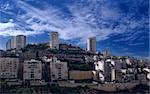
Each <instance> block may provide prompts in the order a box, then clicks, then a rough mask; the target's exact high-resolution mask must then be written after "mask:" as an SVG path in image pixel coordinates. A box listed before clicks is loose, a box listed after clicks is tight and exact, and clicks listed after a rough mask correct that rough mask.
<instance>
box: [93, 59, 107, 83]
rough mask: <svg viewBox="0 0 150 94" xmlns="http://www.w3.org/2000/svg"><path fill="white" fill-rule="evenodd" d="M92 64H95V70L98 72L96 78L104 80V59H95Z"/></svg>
mask: <svg viewBox="0 0 150 94" xmlns="http://www.w3.org/2000/svg"><path fill="white" fill-rule="evenodd" d="M94 66H95V70H96V72H97V73H98V80H100V81H102V82H104V80H105V75H104V71H105V70H104V69H105V68H104V61H103V60H101V61H97V62H95V63H94Z"/></svg>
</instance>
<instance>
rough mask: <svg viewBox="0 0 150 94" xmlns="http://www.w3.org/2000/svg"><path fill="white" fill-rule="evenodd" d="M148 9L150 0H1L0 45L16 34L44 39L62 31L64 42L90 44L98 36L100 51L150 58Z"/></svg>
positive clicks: (38, 41)
mask: <svg viewBox="0 0 150 94" xmlns="http://www.w3.org/2000/svg"><path fill="white" fill-rule="evenodd" d="M148 9H149V0H0V49H5V44H6V41H7V40H8V39H9V38H11V37H12V36H15V35H20V34H21V35H26V36H27V38H28V40H27V41H28V43H41V42H48V41H49V32H51V31H58V32H59V37H60V40H61V42H62V43H71V44H74V45H78V46H80V47H83V48H86V40H87V38H88V37H92V36H96V39H97V50H98V51H103V50H104V49H105V48H107V49H109V50H110V51H111V53H112V54H114V55H128V56H135V57H144V58H148V55H149V10H148Z"/></svg>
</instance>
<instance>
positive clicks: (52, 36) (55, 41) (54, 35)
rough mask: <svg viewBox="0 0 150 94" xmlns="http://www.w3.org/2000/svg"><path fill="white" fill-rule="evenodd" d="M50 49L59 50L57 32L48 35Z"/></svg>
mask: <svg viewBox="0 0 150 94" xmlns="http://www.w3.org/2000/svg"><path fill="white" fill-rule="evenodd" d="M50 48H51V49H59V34H58V32H51V33H50Z"/></svg>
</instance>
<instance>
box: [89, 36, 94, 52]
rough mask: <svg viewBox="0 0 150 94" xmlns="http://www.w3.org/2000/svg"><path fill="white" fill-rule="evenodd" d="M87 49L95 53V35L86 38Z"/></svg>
mask: <svg viewBox="0 0 150 94" xmlns="http://www.w3.org/2000/svg"><path fill="white" fill-rule="evenodd" d="M87 50H88V51H90V52H93V53H96V37H90V38H88V40H87Z"/></svg>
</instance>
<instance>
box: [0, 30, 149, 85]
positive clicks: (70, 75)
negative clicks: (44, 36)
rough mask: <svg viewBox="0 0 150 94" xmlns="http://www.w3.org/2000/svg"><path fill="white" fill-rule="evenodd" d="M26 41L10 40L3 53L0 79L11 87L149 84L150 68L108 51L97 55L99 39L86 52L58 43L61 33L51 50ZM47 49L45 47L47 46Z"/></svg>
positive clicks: (91, 40)
mask: <svg viewBox="0 0 150 94" xmlns="http://www.w3.org/2000/svg"><path fill="white" fill-rule="evenodd" d="M26 46H27V45H26V37H25V36H23V35H19V36H15V37H13V38H11V39H9V40H8V42H7V44H6V48H7V51H0V79H1V80H7V81H8V83H9V84H10V85H22V84H23V85H46V84H48V83H49V82H51V83H55V82H58V81H67V82H71V83H72V82H73V83H76V82H87V83H89V82H90V83H106V82H113V83H114V82H117V83H124V82H133V81H148V80H150V64H149V62H147V61H143V60H142V61H141V60H137V59H135V58H129V57H115V56H112V55H110V53H109V51H108V50H105V51H104V52H103V53H97V52H96V38H95V37H91V38H89V39H88V41H87V50H84V49H82V48H80V47H77V46H72V45H68V44H60V43H59V34H58V32H51V34H50V43H49V46H48V45H47V46H46V47H48V48H42V47H43V46H41V45H40V46H39V45H38V46H37V45H30V46H28V49H27V48H26ZM44 47H45V46H44ZM71 63H73V64H77V65H80V64H87V65H90V66H91V67H92V69H89V70H78V69H76V70H74V69H72V68H71V66H70V64H71Z"/></svg>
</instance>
